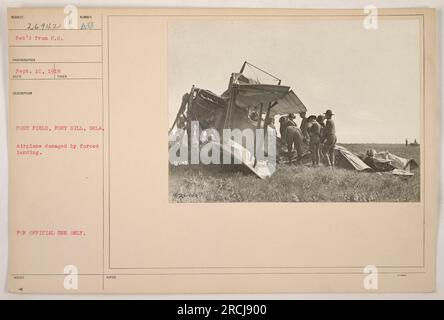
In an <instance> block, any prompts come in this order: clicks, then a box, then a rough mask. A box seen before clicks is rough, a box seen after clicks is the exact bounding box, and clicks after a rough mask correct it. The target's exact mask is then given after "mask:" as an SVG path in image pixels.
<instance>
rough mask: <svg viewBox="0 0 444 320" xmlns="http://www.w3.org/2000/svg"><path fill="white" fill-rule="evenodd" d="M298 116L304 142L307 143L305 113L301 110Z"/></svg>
mask: <svg viewBox="0 0 444 320" xmlns="http://www.w3.org/2000/svg"><path fill="white" fill-rule="evenodd" d="M299 115H300V117H301V119H302V121H301V132H302V135H303V137H304V142H306V143H308V139H309V138H310V137H309V135H308V131H307V113H306V112H301V113H300V114H299Z"/></svg>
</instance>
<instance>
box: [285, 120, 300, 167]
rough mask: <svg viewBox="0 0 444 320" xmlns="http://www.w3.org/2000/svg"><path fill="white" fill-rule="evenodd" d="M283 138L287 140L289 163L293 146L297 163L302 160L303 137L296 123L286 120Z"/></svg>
mask: <svg viewBox="0 0 444 320" xmlns="http://www.w3.org/2000/svg"><path fill="white" fill-rule="evenodd" d="M292 122H293V121H292ZM285 139H286V142H287V149H288V161H289V164H291V161H292V159H293V146H294V148H295V149H296V152H297V164H300V163H301V160H302V143H303V139H304V138H303V136H302V131H301V129H299V128H298V127H297V126H296V123H294V122H293V123H290V122H287V128H286V130H285Z"/></svg>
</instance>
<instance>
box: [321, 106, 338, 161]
mask: <svg viewBox="0 0 444 320" xmlns="http://www.w3.org/2000/svg"><path fill="white" fill-rule="evenodd" d="M324 114H325V118H326V119H327V120H326V122H325V128H324V135H323V142H324V146H323V148H322V153H323V154H324V157H325V161H326V162H327V165H328V166H329V167H333V166H334V165H335V152H334V151H335V146H336V130H335V123H334V121H333V119H332V116H333V112H332V111H331V110H327V111H326V112H325V113H324Z"/></svg>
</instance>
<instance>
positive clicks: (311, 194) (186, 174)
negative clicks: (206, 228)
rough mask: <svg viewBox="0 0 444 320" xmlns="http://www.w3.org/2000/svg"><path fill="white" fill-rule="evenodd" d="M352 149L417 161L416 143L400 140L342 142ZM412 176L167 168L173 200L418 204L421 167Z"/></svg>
mask: <svg viewBox="0 0 444 320" xmlns="http://www.w3.org/2000/svg"><path fill="white" fill-rule="evenodd" d="M341 145H342V146H344V147H346V148H348V149H349V150H350V151H352V152H354V153H357V154H359V153H362V152H365V150H367V149H369V148H374V149H376V150H377V151H390V152H391V153H393V154H396V155H398V156H401V157H405V158H413V159H414V160H415V161H416V162H417V163H418V164H420V161H419V157H420V154H419V150H420V149H419V147H414V146H409V147H405V146H404V145H401V144H341ZM414 173H415V175H414V176H412V177H401V176H394V175H390V174H387V173H367V172H356V171H351V170H346V169H340V168H335V169H334V170H330V169H329V168H326V167H319V168H311V167H308V166H304V165H301V166H294V165H292V166H289V165H286V164H282V165H279V166H278V168H277V171H276V172H275V173H274V174H273V176H272V177H271V178H269V179H266V180H261V179H259V178H258V177H256V176H255V175H254V174H253V173H251V172H250V171H249V170H248V169H246V168H245V167H243V166H241V165H207V166H205V165H192V166H177V167H175V166H170V173H169V175H170V177H169V197H170V201H171V202H368V201H372V202H417V201H419V200H420V174H419V169H417V170H415V171H414Z"/></svg>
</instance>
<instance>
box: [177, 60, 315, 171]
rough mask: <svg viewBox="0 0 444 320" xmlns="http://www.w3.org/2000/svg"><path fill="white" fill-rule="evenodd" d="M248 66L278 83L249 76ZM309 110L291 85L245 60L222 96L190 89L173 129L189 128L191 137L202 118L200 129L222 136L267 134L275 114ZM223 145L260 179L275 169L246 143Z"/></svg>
mask: <svg viewBox="0 0 444 320" xmlns="http://www.w3.org/2000/svg"><path fill="white" fill-rule="evenodd" d="M247 66H248V67H251V68H254V69H255V70H257V71H258V72H262V73H264V74H266V75H268V76H269V77H270V78H271V79H273V80H272V82H275V83H274V84H271V83H267V84H265V83H260V82H259V81H258V80H254V79H252V78H248V77H246V76H245V75H244V70H245V68H246V67H247ZM305 111H307V108H306V107H305V106H304V104H303V103H302V102H301V100H300V99H299V98H298V97H297V95H296V94H295V93H294V92H293V90H291V88H290V87H289V86H286V85H282V84H281V80H280V79H278V78H277V77H275V76H274V75H272V74H270V73H268V72H266V71H264V70H262V69H260V68H258V67H256V66H254V65H252V64H251V63H249V62H247V61H245V62H244V63H243V65H242V67H241V69H240V71H239V72H237V73H232V74H231V77H230V81H229V85H228V89H227V90H226V91H225V92H224V93H223V94H222V95H217V94H214V93H213V92H211V91H209V90H205V89H201V88H196V87H195V86H192V87H191V90H190V92H189V93H186V94H184V96H183V98H182V104H181V106H180V108H179V111H178V113H177V115H176V118H175V120H174V123H173V125H172V127H171V128H170V131H169V132H171V131H172V130H173V129H174V128H175V127H177V129H183V130H186V132H187V134H188V137H190V136H191V123H192V122H193V121H198V122H199V126H200V130H207V129H215V130H217V132H219V134H220V136H223V135H222V131H223V130H224V129H240V130H244V129H252V130H254V131H256V130H258V129H261V131H262V130H263V132H265V133H266V132H268V130H267V126H268V125H269V124H270V122H271V119H274V117H275V115H277V114H281V115H284V114H288V113H294V114H298V113H301V112H305ZM254 136H255V148H254V149H253V150H257V148H256V135H254ZM209 143H213V144H214V143H218V142H214V141H212V142H209ZM219 144H220V148H222V149H223V151H224V152H230V153H231V154H232V155H233V156H234V157H235V158H239V159H237V160H239V161H241V162H242V163H243V164H245V165H246V166H247V167H248V168H249V169H250V170H251V171H253V172H254V173H255V174H256V175H258V176H259V177H260V178H266V177H269V176H271V174H272V170H270V168H269V166H268V165H267V163H265V162H266V161H264V160H259V159H257V157H256V156H255V154H254V152H251V150H247V149H246V148H245V145H244V144H243V143H242V142H241V143H239V141H238V142H236V141H235V140H233V139H230V141H224V142H223V143H219Z"/></svg>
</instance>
